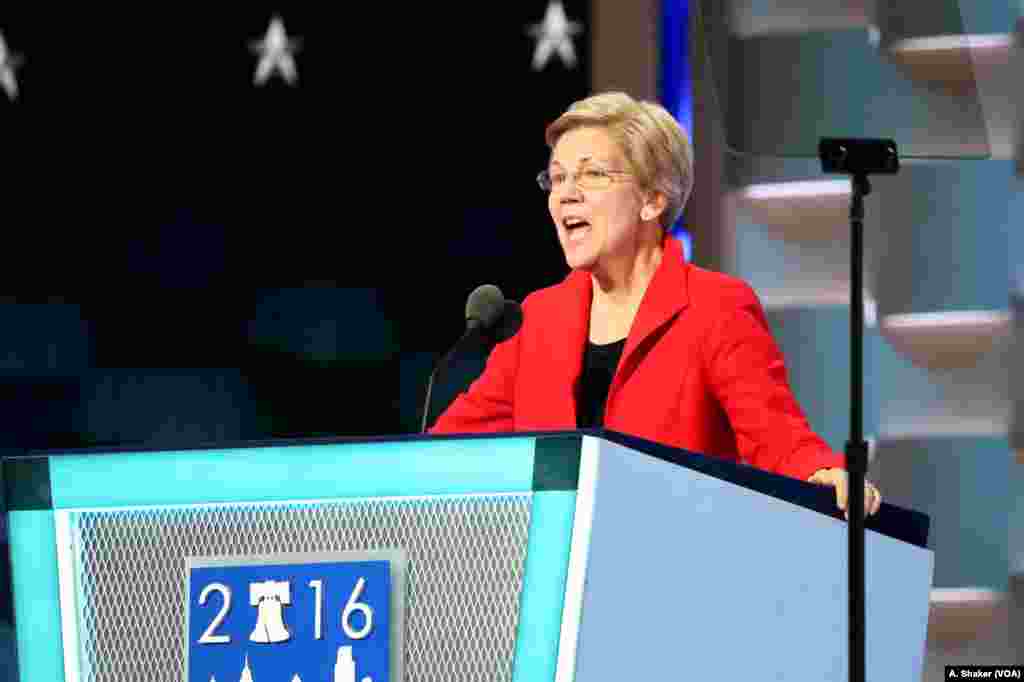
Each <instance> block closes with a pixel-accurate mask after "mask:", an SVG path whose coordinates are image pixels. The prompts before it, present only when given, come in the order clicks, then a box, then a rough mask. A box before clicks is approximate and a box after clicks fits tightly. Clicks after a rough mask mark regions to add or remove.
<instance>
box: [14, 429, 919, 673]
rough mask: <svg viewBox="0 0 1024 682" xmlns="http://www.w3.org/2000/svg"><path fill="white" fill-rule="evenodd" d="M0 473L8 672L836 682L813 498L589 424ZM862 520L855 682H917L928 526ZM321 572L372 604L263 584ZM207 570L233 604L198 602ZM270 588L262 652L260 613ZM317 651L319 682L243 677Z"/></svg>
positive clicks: (32, 462)
mask: <svg viewBox="0 0 1024 682" xmlns="http://www.w3.org/2000/svg"><path fill="white" fill-rule="evenodd" d="M4 481H5V488H6V491H5V492H6V500H5V501H6V507H7V512H8V523H9V532H10V551H11V569H12V580H13V590H14V605H15V631H16V636H17V650H18V658H19V673H20V679H21V680H31V681H32V682H50V681H53V682H56V681H58V680H65V681H68V682H70V681H72V680H76V681H77V680H82V681H85V680H95V681H97V682H100V681H106V680H117V681H118V682H124V681H127V680H147V681H149V680H174V681H180V680H185V679H188V680H202V682H208V681H209V680H211V679H216V680H217V681H218V682H235V680H236V679H246V678H245V677H235V676H234V675H235V673H230V674H227V675H226V674H225V673H223V672H219V671H220V670H221V669H220V668H218V669H217V670H218V672H217V673H216V674H214V673H212V672H211V670H212V669H213V668H212V667H208V668H207V669H200V668H201V665H200V664H199V663H198V662H197V661H198V660H199V656H200V654H199V653H196V652H197V651H199V652H200V653H201V654H202V656H206V658H204V659H203V660H204V661H205V660H207V659H209V660H213V658H211V656H214V655H223V656H224V657H226V658H230V659H232V661H235V660H236V659H237V662H236V663H232V665H235V666H236V668H232V670H238V671H242V670H243V668H242V666H243V662H242V660H241V658H242V656H243V653H244V656H245V663H244V665H245V668H244V673H243V674H244V675H248V676H249V677H248V678H247V679H251V680H253V681H254V682H265V681H274V682H276V680H281V682H289V681H290V680H293V679H295V678H297V679H301V680H302V681H303V682H312V680H314V679H322V680H330V679H335V680H338V679H343V680H344V679H345V678H348V679H354V680H363V681H364V682H365V680H367V679H370V680H372V681H373V682H379V680H380V679H385V678H386V679H391V680H408V681H410V682H411V681H414V680H415V681H419V680H444V681H456V680H512V681H513V682H526V681H529V682H535V681H540V680H552V681H558V682H569V681H570V680H581V681H591V680H634V679H657V680H669V679H692V680H698V679H730V680H747V679H750V680H775V679H785V680H788V681H793V680H808V681H812V680H813V681H814V682H821V680H845V679H846V671H847V659H846V651H847V642H848V635H847V625H846V624H847V616H846V608H847V584H846V575H847V571H846V563H845V562H846V532H847V525H846V523H845V521H844V520H843V519H842V516H841V513H840V512H839V511H838V509H837V508H836V505H835V495H834V492H833V491H832V490H831V489H828V488H822V487H819V486H814V485H811V484H808V483H805V482H802V481H798V480H795V479H790V478H787V477H783V476H778V475H775V474H771V473H767V472H764V471H760V470H757V469H753V468H751V467H747V466H744V465H739V464H735V463H733V462H728V461H724V460H719V459H716V458H714V457H709V456H704V455H700V454H695V453H689V452H685V451H681V450H676V449H672V448H668V447H665V446H661V445H658V444H654V443H650V442H647V441H643V440H640V439H637V438H633V437H630V436H626V435H623V434H619V433H615V432H611V431H600V430H597V431H576V432H551V433H519V434H503V435H481V436H457V437H439V436H413V437H405V438H394V439H360V440H329V441H328V440H308V441H300V442H293V441H271V442H260V443H246V444H242V445H236V446H230V447H229V446H223V447H221V446H218V447H213V448H195V449H185V450H174V451H171V450H153V451H135V450H104V451H76V452H67V453H41V454H38V455H31V456H26V457H21V458H12V459H7V460H5V461H4ZM867 527H868V531H867V534H866V541H865V555H866V564H865V575H866V595H867V596H866V599H867V601H866V613H867V623H866V625H867V672H868V679H871V680H878V681H879V682H881V681H883V680H885V681H888V680H916V679H920V677H921V674H922V669H923V662H924V654H925V637H926V631H927V624H928V606H929V592H930V588H931V582H932V568H933V555H932V552H931V551H930V550H928V549H927V531H928V519H927V517H925V516H923V515H921V514H919V513H916V512H912V511H909V510H905V509H900V508H898V507H894V506H892V505H888V504H883V506H882V509H881V510H880V511H879V513H878V514H877V515H876V516H874V517H872V518H871V519H869V521H868V523H867ZM332 557H333V559H337V562H336V563H335V564H331V566H334V567H335V568H332V569H331V570H335V569H337V570H343V569H344V568H345V566H350V567H351V566H357V567H358V571H364V569H365V571H377V569H378V568H380V567H382V566H383V567H384V568H383V569H381V570H380V571H377V573H373V575H374V576H378V575H379V576H380V580H379V581H378V582H377V583H375V584H384V585H387V588H386V590H385V592H387V593H386V594H385V593H383V592H381V593H374V594H373V596H367V595H371V592H370V589H371V588H370V587H367V588H366V589H367V592H366V593H365V594H363V593H361V592H360V591H359V590H360V589H362V588H361V587H359V586H356V589H354V590H351V591H346V592H345V593H344V594H341V596H339V597H330V598H326V599H325V598H324V594H327V593H329V591H330V589H331V586H332V584H333V585H337V584H339V582H338V581H340V580H342V578H340V577H339V578H338V579H337V580H335V581H334V583H332V580H333V578H328V579H327V580H326V581H323V580H307V579H306V577H301V576H300V575H299V573H297V572H296V573H295V574H294V576H293V578H294V579H292V578H288V579H287V580H286V579H285V577H286V576H288V575H291V574H290V573H289V571H293V572H294V571H298V568H296V567H299V566H300V565H301V567H302V570H307V569H309V570H313V571H314V572H315V570H318V567H319V566H324V567H328V564H327V563H324V564H317V563H316V562H318V561H322V562H326V561H328V560H333V559H332ZM350 560H351V561H356V563H354V564H353V563H346V562H350ZM371 560H374V561H377V563H376V564H374V561H371ZM359 562H362V563H359ZM225 565H230V567H231V568H230V570H234V571H236V574H234V575H236V577H237V578H238V579H239V580H242V579H243V578H244V579H246V580H249V581H250V582H249V585H250V590H249V591H248V592H246V593H245V594H242V593H240V592H239V589H241V588H235V587H232V583H230V582H229V579H232V578H230V576H231V575H232V574H230V571H229V572H227V573H223V572H222V573H221V574H217V575H222V576H228V577H221V578H216V581H218V582H207V583H206V587H205V589H204V593H203V595H200V596H201V597H202V599H200V600H198V601H197V599H196V596H197V594H198V589H199V587H200V585H199V584H198V582H197V581H199V580H200V578H199V576H200V573H199V571H201V570H222V571H228V569H227V568H223V566H225ZM218 567H220V568H218ZM268 567H269V568H268ZM310 567H312V568H310ZM338 567H340V568H338ZM271 569H273V570H271ZM324 570H326V568H325V569H324ZM237 571H248V572H247V573H245V574H244V575H243V574H242V573H237ZM274 571H277V573H275V572H274ZM358 571H357V572H358ZM389 572H390V573H389ZM211 575H212V574H211ZM302 575H307V574H302ZM309 575H312V574H309ZM337 575H339V576H341V575H342V573H338V574H337ZM345 575H348V574H345ZM351 575H352V576H353V582H354V580H355V577H354V576H355V575H356V573H351ZM358 575H360V576H362V577H363V584H364V585H370V584H371V583H372V582H373V581H374V580H376V578H367V577H366V576H368V575H370V573H366V572H362V573H358ZM275 576H276V577H275ZM388 576H390V577H388ZM307 577H308V576H307ZM278 579H279V580H280V582H277V583H275V582H274V580H278ZM203 580H206V578H203ZM209 580H210V581H213V580H214V578H210V579H209ZM264 580H265V581H266V582H265V583H264V582H260V581H264ZM190 581H191V582H190ZM254 581H255V582H254ZM286 582H287V583H288V585H289V587H286V588H285V587H282V589H283V590H284V592H281V591H280V590H278V591H277V593H278V596H272V599H273V600H274V601H268V602H267V604H268V605H272V606H274V608H275V609H276V613H277V614H278V616H275V618H281V619H282V622H281V623H280V625H283V626H284V627H283V628H281V627H278V626H275V628H276V631H277V632H279V633H280V634H278V635H277V637H276V639H277V640H280V641H281V643H280V644H274V643H273V641H274V640H275V635H274V632H272V630H271V629H270V628H268V629H266V633H265V634H261V633H257V630H259V629H260V627H259V625H258V624H259V623H262V619H263V617H264V613H263V609H262V606H257V602H260V601H261V600H263V599H264V597H266V595H270V594H271V593H273V592H274V589H276V588H274V585H277V586H278V587H281V586H283V585H284V584H285V583H286ZM257 583H258V584H259V585H260V588H259V590H257V589H256V588H255V587H251V586H252V585H254V584H257ZM238 584H239V585H241V584H242V583H241V582H239V583H238ZM267 586H269V587H267ZM345 589H346V590H349V587H346V588H345ZM190 590H191V592H190ZM264 593H265V594H264ZM282 594H283V597H282V596H280V595H282ZM361 594H362V596H360V595H361ZM250 599H251V601H250ZM332 600H333V601H332ZM346 600H347V602H346ZM374 600H376V601H374ZM200 602H202V603H200ZM274 602H276V603H274ZM360 602H366V603H365V604H361V603H360ZM367 604H369V605H368V606H367ZM381 604H384V606H381ZM343 606H344V609H343V608H342V607H343ZM229 607H230V608H229ZM321 607H323V608H321ZM204 609H205V610H204ZM354 609H355V610H356V611H357V610H359V609H363V614H364V615H365V616H366V617H367V618H366V619H365V620H360V618H361V616H360V615H359V614H358V613H355V611H354ZM342 611H344V612H343V613H342ZM371 611H372V612H373V614H372V615H374V618H375V620H374V622H376V623H381V622H387V623H388V624H389V625H388V626H387V627H386V628H381V632H377V633H376V634H374V635H373V637H378V638H379V640H378V641H380V642H385V643H386V645H385V644H381V645H380V646H384V647H385V648H386V652H385V654H381V652H380V651H377V652H376V653H374V652H370V651H368V650H367V648H366V647H368V646H369V644H368V642H370V641H371V640H372V638H370V637H367V636H366V632H367V631H368V630H370V629H371V626H370V621H369V616H370V615H371ZM314 612H315V614H316V617H315V621H314ZM321 612H322V614H321ZM267 613H270V611H269V607H268V612H267ZM282 614H283V615H282ZM339 614H340V626H339ZM321 615H322V617H321ZM246 618H247V619H249V620H247V621H245V622H242V621H243V620H244V619H246ZM190 619H191V620H190ZM232 619H235V620H232ZM346 619H349V620H346ZM382 619H384V620H382ZM199 621H202V622H199ZM236 621H237V625H233V624H232V623H235V622H236ZM253 622H256V623H257V627H256V629H253V626H252V623H253ZM314 627H315V628H316V630H315V632H316V633H317V634H318V635H320V637H319V638H316V637H314V634H313V633H314V629H313V628H314ZM232 628H234V629H232ZM250 630H251V631H252V634H251V635H249V636H248V638H246V634H247V633H249V631H250ZM343 630H344V632H343ZM218 633H219V634H218ZM232 633H234V634H232ZM324 633H327V634H324ZM360 634H361V635H362V636H363V637H366V638H365V639H360V638H359V637H358V636H357V635H360ZM257 635H259V636H258V637H257ZM217 637H220V638H221V639H219V640H218V639H216V638H217ZM232 637H233V639H232ZM288 637H290V638H291V639H290V640H289V641H283V640H282V639H281V638H288ZM204 638H205V639H204ZM211 638H212V639H211ZM225 638H227V639H230V640H231V641H225ZM303 638H305V639H303ZM330 638H334V639H333V640H331V641H332V642H333V643H334V644H338V643H339V642H340V643H341V644H342V646H335V647H334V649H331V650H330V661H329V663H328V662H326V661H325V662H323V663H322V664H321V663H317V664H316V665H318V666H320V667H317V668H316V670H318V671H326V670H331V671H333V673H332V674H333V675H334V677H333V678H332V677H330V676H329V675H327V674H323V673H320V672H314V673H310V672H307V673H305V674H304V675H302V676H301V677H300V676H299V673H298V672H296V673H295V678H293V677H292V676H291V672H290V670H291V669H290V668H289V669H288V670H289V672H288V673H287V676H284V673H283V672H281V671H284V670H285V668H284V667H281V668H280V669H278V668H273V670H274V672H273V673H270V672H267V671H269V670H271V667H270V666H271V665H272V663H271V662H267V663H263V662H262V661H264V660H266V661H279V660H284V658H287V655H286V654H287V652H288V651H293V653H294V652H297V651H299V647H306V648H305V649H302V650H303V651H309V652H313V651H319V650H317V649H314V648H312V647H316V646H320V645H321V644H322V643H324V642H326V641H327V640H328V639H330ZM339 638H340V639H339ZM346 638H347V639H346ZM200 640H203V641H202V642H201V644H206V643H210V646H207V647H205V648H204V647H203V646H201V644H197V642H199V641H200ZM300 640H302V641H301V642H300ZM307 640H308V642H307ZM303 642H305V643H303ZM289 646H293V647H296V648H294V649H291V650H290V649H288V648H287V647H289ZM325 646H326V645H325ZM332 646H333V645H332ZM374 646H377V645H374ZM275 647H277V648H275ZM335 649H337V656H336V657H335ZM381 651H384V649H381ZM190 652H191V653H190ZM268 652H277V653H274V654H273V655H271V653H268ZM208 653H209V655H207V654H208ZM371 654H373V655H377V654H380V655H382V656H384V655H386V657H387V658H388V661H389V663H386V664H381V665H383V666H384V667H381V668H379V669H375V670H382V671H384V672H383V673H382V672H375V673H374V676H373V677H371V676H369V675H367V676H363V675H362V673H360V672H359V671H358V666H359V661H368V660H370V659H369V656H370V655H371ZM325 655H326V654H325ZM316 656H320V654H319V653H316V654H302V655H300V654H295V655H294V656H293V659H294V661H293V662H292V663H289V664H288V665H292V666H293V667H295V668H296V671H297V670H298V668H297V666H299V665H312V663H309V661H310V660H311V657H316ZM353 661H355V663H354V664H353ZM202 665H207V664H206V663H203V664H202ZM208 665H209V666H212V665H213V664H212V663H210V664H208ZM273 665H277V664H276V663H273ZM282 665H284V664H282ZM353 665H354V666H355V672H353ZM260 666H263V668H262V669H260ZM308 669H309V670H312V668H308ZM364 669H367V668H364ZM304 670H306V668H304ZM339 671H341V672H340V673H339Z"/></svg>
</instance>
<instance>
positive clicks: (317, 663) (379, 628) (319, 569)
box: [188, 561, 391, 682]
mask: <svg viewBox="0 0 1024 682" xmlns="http://www.w3.org/2000/svg"><path fill="white" fill-rule="evenodd" d="M359 578H364V579H365V585H364V587H363V591H362V593H361V594H360V596H359V598H358V599H357V600H356V601H358V602H360V603H363V604H366V605H368V606H369V607H370V608H371V609H372V610H373V624H372V629H371V630H370V633H369V634H368V635H367V636H366V637H365V638H364V639H359V640H352V639H350V638H349V637H347V636H346V635H345V632H344V630H343V629H342V624H341V617H342V612H343V610H344V609H345V605H346V603H347V602H348V600H349V597H350V596H351V595H352V592H353V591H354V590H355V587H356V583H357V581H358V580H359ZM268 580H273V581H277V582H280V581H288V582H290V588H291V604H290V605H286V606H284V607H283V620H284V623H285V626H286V628H287V629H288V631H289V632H290V634H291V638H290V639H288V641H285V642H279V643H271V644H264V643H257V642H251V641H249V635H250V634H251V633H252V632H253V629H254V628H255V626H256V621H257V607H255V606H250V604H249V585H250V583H262V582H265V581H268ZM311 580H321V581H323V586H322V588H321V593H322V595H323V596H322V599H323V610H322V612H321V637H322V638H321V639H319V640H317V639H314V635H315V629H314V628H315V617H316V591H315V590H314V589H313V588H312V587H310V586H309V583H310V581H311ZM211 583H222V584H224V585H226V586H227V587H228V588H230V590H231V609H230V611H229V612H228V613H227V616H226V617H225V618H224V620H223V621H222V622H221V624H220V625H219V626H218V627H217V628H216V630H215V631H214V632H213V633H212V634H214V635H229V636H230V637H231V641H230V642H228V643H224V644H199V639H200V637H202V636H203V633H204V632H205V631H206V630H207V628H208V627H209V626H210V623H212V622H213V620H214V619H215V618H216V617H217V614H219V613H220V611H221V610H222V608H223V603H224V602H223V599H222V597H221V594H220V592H217V591H211V592H210V594H209V595H208V596H207V600H206V604H205V605H204V606H200V605H199V597H200V595H201V594H202V591H203V589H205V588H206V586H207V585H209V584H211ZM390 596H391V574H390V568H389V564H388V562H387V561H350V562H311V563H308V564H266V565H247V566H217V567H202V568H199V567H196V568H192V569H191V571H190V589H189V607H188V612H189V621H188V622H189V640H188V642H189V643H188V661H189V664H188V672H189V682H210V677H211V675H212V676H215V677H216V679H217V682H237V681H238V680H239V677H240V676H241V674H242V669H243V666H244V664H245V658H246V656H248V658H249V668H250V670H251V673H252V679H253V682H291V680H292V678H293V676H294V675H295V674H298V675H299V677H300V678H301V680H302V682H332V681H333V680H334V668H335V662H336V660H337V656H338V650H339V647H342V646H351V647H352V658H353V659H354V661H355V669H356V670H355V680H356V682H363V680H365V678H366V677H369V678H370V679H371V680H372V682H389V680H390V677H389V662H390V658H391V651H390V649H391V637H390V627H391V619H390V615H391V614H390ZM364 623H365V621H364V619H363V616H362V614H361V613H359V612H358V611H357V612H354V613H353V614H352V615H351V616H350V619H349V625H350V627H351V628H352V629H353V630H356V631H358V630H360V629H361V628H362V627H363V625H364ZM342 682H347V680H343V681H342Z"/></svg>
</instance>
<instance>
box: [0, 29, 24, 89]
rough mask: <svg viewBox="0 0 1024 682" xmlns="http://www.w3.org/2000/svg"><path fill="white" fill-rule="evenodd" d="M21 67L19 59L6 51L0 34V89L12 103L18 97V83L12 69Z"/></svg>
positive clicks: (5, 45)
mask: <svg viewBox="0 0 1024 682" xmlns="http://www.w3.org/2000/svg"><path fill="white" fill-rule="evenodd" d="M20 65H21V58H20V57H18V56H17V55H15V54H12V53H11V52H10V51H9V50H8V49H7V43H6V42H5V41H4V36H3V34H0V87H2V88H3V89H4V92H6V93H7V97H8V98H10V99H11V100H12V101H13V100H15V99H17V97H18V81H16V80H15V79H14V69H15V68H16V67H18V66H20Z"/></svg>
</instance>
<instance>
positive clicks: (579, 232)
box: [562, 217, 590, 242]
mask: <svg viewBox="0 0 1024 682" xmlns="http://www.w3.org/2000/svg"><path fill="white" fill-rule="evenodd" d="M562 226H563V227H565V233H566V236H567V237H568V239H569V241H570V242H573V241H579V240H580V239H583V237H585V236H586V235H587V232H589V228H590V223H588V222H587V221H586V220H583V219H582V218H573V217H570V218H565V219H563V220H562Z"/></svg>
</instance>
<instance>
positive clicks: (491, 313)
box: [466, 284, 505, 328]
mask: <svg viewBox="0 0 1024 682" xmlns="http://www.w3.org/2000/svg"><path fill="white" fill-rule="evenodd" d="M504 309H505V295H504V294H503V293H501V289H499V288H498V287H496V286H494V285H493V284H482V285H480V286H478V287H477V288H476V289H474V290H473V293H471V294H470V295H469V299H468V300H467V301H466V322H467V323H468V324H472V322H473V321H474V320H475V321H476V323H477V324H479V325H481V326H483V327H484V328H488V327H490V326H491V325H493V324H494V323H495V322H497V321H498V319H499V318H500V317H501V313H502V311H503V310H504Z"/></svg>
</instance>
